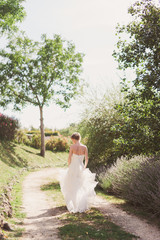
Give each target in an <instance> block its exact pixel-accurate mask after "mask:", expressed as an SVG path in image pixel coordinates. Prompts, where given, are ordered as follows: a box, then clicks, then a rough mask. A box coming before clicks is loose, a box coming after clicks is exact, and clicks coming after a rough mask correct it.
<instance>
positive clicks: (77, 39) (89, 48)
mask: <svg viewBox="0 0 160 240" xmlns="http://www.w3.org/2000/svg"><path fill="white" fill-rule="evenodd" d="M134 2H135V0H45V1H44V0H26V2H25V3H24V7H25V10H26V13H27V16H26V17H25V19H24V21H23V23H21V24H20V28H21V29H23V30H24V31H26V33H27V35H28V36H29V37H30V38H32V39H34V40H40V37H41V34H43V33H46V34H47V35H48V37H52V36H53V34H60V35H61V36H62V37H63V38H64V39H66V40H69V41H73V42H74V44H75V46H76V50H77V51H79V52H82V53H84V54H85V57H84V63H83V73H82V78H84V79H85V81H86V82H87V83H88V84H89V88H94V89H99V90H100V92H101V91H104V92H105V91H106V90H107V89H110V88H112V86H113V85H114V86H115V85H118V84H119V82H120V73H119V71H118V70H117V63H116V62H115V61H114V59H113V57H112V53H113V50H114V49H115V48H116V47H115V45H116V42H117V40H118V39H117V37H116V36H115V28H116V25H117V23H120V24H127V23H128V22H129V21H130V16H129V14H128V13H127V9H128V7H129V6H130V5H131V4H132V3H134ZM71 103H72V106H71V107H70V109H68V110H67V111H65V112H64V110H62V109H60V107H58V106H56V105H54V104H50V106H49V107H45V108H44V124H45V126H46V127H49V128H52V129H53V130H54V129H60V128H64V127H67V126H68V125H69V124H70V123H73V122H77V121H79V120H80V116H81V113H82V112H83V108H84V107H85V103H84V104H82V105H80V104H79V101H78V99H75V100H73V101H72V102H71ZM0 112H3V113H5V114H7V115H9V116H14V117H16V118H18V119H19V121H20V123H21V126H22V127H27V128H29V127H31V126H33V127H36V128H38V127H39V125H40V123H39V118H40V117H39V109H38V108H36V107H33V106H28V107H26V108H25V109H22V111H21V112H13V111H12V110H11V108H8V109H7V110H6V111H4V110H3V109H2V108H0Z"/></svg>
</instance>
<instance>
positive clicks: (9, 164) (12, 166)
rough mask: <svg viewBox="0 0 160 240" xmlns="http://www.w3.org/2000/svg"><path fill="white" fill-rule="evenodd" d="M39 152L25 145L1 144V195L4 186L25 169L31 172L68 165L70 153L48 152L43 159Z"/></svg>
mask: <svg viewBox="0 0 160 240" xmlns="http://www.w3.org/2000/svg"><path fill="white" fill-rule="evenodd" d="M39 152H40V150H38V149H34V148H31V147H28V146H25V145H19V144H14V143H9V142H1V143H0V193H2V191H3V186H5V185H6V184H7V183H8V182H9V181H10V179H11V178H12V177H13V176H15V175H17V174H18V171H19V170H20V169H22V168H24V167H25V168H26V169H28V170H30V169H32V168H33V169H36V168H37V169H38V168H44V167H65V166H66V165H67V156H68V153H66V152H57V153H53V152H51V151H46V155H45V158H43V157H41V156H40V154H39Z"/></svg>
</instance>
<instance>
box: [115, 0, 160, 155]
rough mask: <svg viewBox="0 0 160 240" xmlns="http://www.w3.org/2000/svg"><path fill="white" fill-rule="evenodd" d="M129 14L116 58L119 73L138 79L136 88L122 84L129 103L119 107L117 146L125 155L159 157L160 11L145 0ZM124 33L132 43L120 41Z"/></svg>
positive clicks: (130, 10) (126, 100) (124, 80)
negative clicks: (131, 71) (120, 120)
mask: <svg viewBox="0 0 160 240" xmlns="http://www.w3.org/2000/svg"><path fill="white" fill-rule="evenodd" d="M128 12H129V14H130V15H131V16H132V18H133V21H132V22H130V23H129V24H128V25H126V26H122V27H120V26H118V28H117V34H118V36H119V41H118V43H117V48H118V49H117V51H115V52H114V54H113V56H114V57H115V58H116V60H117V61H118V63H119V69H123V70H126V69H127V68H131V69H134V70H135V73H136V78H135V80H134V81H133V88H130V87H129V86H128V85H127V79H126V78H124V79H123V82H122V84H123V91H124V92H126V99H125V102H124V104H120V105H118V106H117V110H118V112H119V114H121V116H122V118H123V124H122V125H116V126H115V129H116V130H118V131H119V133H120V137H119V139H116V140H115V144H116V145H117V151H121V150H122V152H123V154H124V155H135V154H140V153H143V154H149V153H156V152H157V151H159V150H160V147H159V144H157V143H158V142H160V93H159V89H160V65H159V62H160V8H159V7H158V6H156V5H155V4H154V2H153V1H151V0H143V1H138V2H136V3H135V4H133V6H131V7H130V8H129V10H128ZM124 33H127V34H128V35H129V40H125V39H123V38H122V37H121V34H124ZM122 36H124V35H122Z"/></svg>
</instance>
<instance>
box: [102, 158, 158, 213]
mask: <svg viewBox="0 0 160 240" xmlns="http://www.w3.org/2000/svg"><path fill="white" fill-rule="evenodd" d="M100 182H101V186H102V188H103V189H104V190H105V191H107V192H112V193H114V194H116V195H119V196H121V197H123V198H124V199H126V200H128V201H129V202H131V203H133V204H135V205H141V206H142V207H143V208H144V209H145V210H146V211H148V212H151V213H153V214H155V215H158V216H160V157H155V158H145V157H143V156H137V157H134V158H132V159H130V160H127V159H125V158H121V159H118V161H117V163H116V165H115V166H112V167H111V168H110V169H108V170H107V172H106V173H105V174H102V175H101V176H100Z"/></svg>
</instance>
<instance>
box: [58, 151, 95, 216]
mask: <svg viewBox="0 0 160 240" xmlns="http://www.w3.org/2000/svg"><path fill="white" fill-rule="evenodd" d="M83 161H84V155H77V154H73V155H72V158H71V163H70V165H69V168H67V169H65V170H64V171H63V172H61V177H60V179H59V180H60V186H61V191H62V193H63V196H64V199H65V202H66V206H67V209H68V211H69V212H73V213H76V212H84V211H86V210H87V209H89V208H90V206H91V203H93V201H94V197H95V195H96V193H95V191H94V188H95V186H96V185H97V182H96V181H95V175H96V174H95V173H92V172H91V171H90V170H89V169H88V168H85V169H84V163H83Z"/></svg>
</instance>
